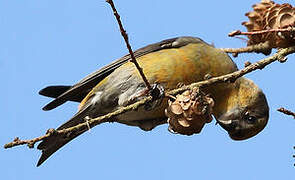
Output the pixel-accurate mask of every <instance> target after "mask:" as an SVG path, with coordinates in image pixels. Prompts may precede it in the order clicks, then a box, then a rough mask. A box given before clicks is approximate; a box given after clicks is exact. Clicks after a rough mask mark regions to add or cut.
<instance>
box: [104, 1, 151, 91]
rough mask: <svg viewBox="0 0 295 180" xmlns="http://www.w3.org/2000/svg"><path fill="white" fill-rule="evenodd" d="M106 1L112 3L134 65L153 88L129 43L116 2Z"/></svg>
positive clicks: (149, 87) (145, 81)
mask: <svg viewBox="0 0 295 180" xmlns="http://www.w3.org/2000/svg"><path fill="white" fill-rule="evenodd" d="M106 2H107V3H109V4H110V6H111V8H112V10H113V13H114V16H115V17H116V20H117V22H118V25H119V28H120V32H121V35H122V36H123V38H124V40H125V43H126V46H127V49H128V51H129V54H130V57H131V60H130V61H131V62H132V63H134V65H135V66H136V68H137V70H138V72H139V74H140V76H141V77H142V79H143V81H144V83H145V85H146V87H147V88H148V90H151V89H152V87H151V85H150V83H149V82H148V80H147V78H146V77H145V75H144V73H143V70H142V68H141V67H140V66H139V64H138V62H137V61H136V59H135V56H134V53H133V51H132V48H131V46H130V44H129V40H128V35H127V33H126V30H125V29H124V27H123V24H122V22H121V20H120V15H119V13H118V11H117V9H116V7H115V5H114V2H113V1H112V0H106Z"/></svg>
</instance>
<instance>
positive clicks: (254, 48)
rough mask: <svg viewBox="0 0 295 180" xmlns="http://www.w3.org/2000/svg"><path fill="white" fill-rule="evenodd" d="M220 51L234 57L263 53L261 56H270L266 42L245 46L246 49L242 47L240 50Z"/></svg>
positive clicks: (223, 49)
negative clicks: (240, 54)
mask: <svg viewBox="0 0 295 180" xmlns="http://www.w3.org/2000/svg"><path fill="white" fill-rule="evenodd" d="M220 49H221V50H222V51H224V52H226V53H232V54H233V56H234V57H237V56H238V54H239V53H252V52H256V53H263V54H270V52H271V47H270V44H269V42H268V41H266V42H263V43H259V44H255V45H251V46H247V47H242V48H220Z"/></svg>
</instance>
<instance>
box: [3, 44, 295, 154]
mask: <svg viewBox="0 0 295 180" xmlns="http://www.w3.org/2000/svg"><path fill="white" fill-rule="evenodd" d="M292 53H295V46H294V47H289V48H285V49H281V50H279V51H278V52H277V53H275V54H274V55H273V56H270V57H267V58H265V59H262V60H260V61H257V62H256V63H253V64H250V65H249V66H247V67H245V68H244V69H241V70H239V71H236V72H233V73H230V74H227V75H223V76H219V77H213V78H210V79H208V80H205V81H201V82H197V83H192V84H190V85H187V86H183V87H181V88H178V89H174V90H171V91H169V92H167V94H168V95H176V94H179V93H181V92H183V91H185V90H188V89H193V88H196V87H205V86H209V85H212V84H216V83H223V82H234V81H235V80H236V79H237V78H239V77H241V76H243V75H245V74H247V73H250V72H252V71H255V70H257V69H263V68H264V67H265V66H267V65H269V64H270V63H272V62H275V61H276V60H282V59H286V56H287V55H289V54H292ZM151 100H152V97H151V96H147V97H146V98H144V99H142V100H140V101H138V102H136V103H134V104H131V105H129V106H126V107H122V108H120V109H119V110H116V111H114V112H111V113H109V114H106V115H104V116H100V117H97V118H94V119H90V120H88V121H87V122H84V123H81V124H78V125H77V126H73V127H70V128H67V129H63V130H58V131H56V130H51V131H48V132H47V133H46V134H45V135H44V136H40V137H38V138H35V139H31V140H20V139H19V138H16V139H15V140H14V141H13V142H10V143H7V144H5V145H4V148H11V147H14V146H18V145H23V144H28V145H29V146H30V147H33V145H34V144H35V143H36V142H38V141H42V140H43V139H45V138H48V137H50V136H54V135H56V134H67V133H69V132H72V131H79V130H81V129H84V128H85V127H88V126H89V125H90V126H95V125H97V124H100V123H103V122H110V120H109V119H110V118H111V117H114V116H117V115H120V114H122V113H125V112H127V111H130V110H135V109H137V108H138V107H140V106H142V105H144V104H145V103H146V102H148V101H151Z"/></svg>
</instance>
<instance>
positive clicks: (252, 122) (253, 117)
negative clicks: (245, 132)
mask: <svg viewBox="0 0 295 180" xmlns="http://www.w3.org/2000/svg"><path fill="white" fill-rule="evenodd" d="M245 119H246V120H247V122H248V123H250V124H254V123H255V122H256V120H257V118H256V117H255V116H246V117H245Z"/></svg>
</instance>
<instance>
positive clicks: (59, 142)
mask: <svg viewBox="0 0 295 180" xmlns="http://www.w3.org/2000/svg"><path fill="white" fill-rule="evenodd" d="M89 107H90V106H88V107H85V108H83V109H82V110H80V111H79V112H78V113H77V114H76V115H75V116H74V117H72V118H71V119H70V120H69V121H67V122H66V123H64V124H63V125H61V126H60V127H59V128H57V130H62V129H66V128H69V127H73V126H75V125H78V124H80V123H83V122H84V121H85V120H84V118H85V116H86V112H87V111H88V108H89ZM87 130H88V129H87V127H85V128H84V129H82V130H81V131H78V132H72V133H69V134H67V135H61V134H58V135H56V136H54V135H53V136H51V137H49V138H47V139H44V140H43V141H42V142H41V143H40V144H39V145H38V147H37V149H39V150H42V155H41V157H40V159H39V161H38V163H37V166H40V165H41V164H42V163H43V162H44V161H45V160H47V159H48V158H49V157H50V156H51V155H52V154H53V153H55V152H56V151H57V150H59V149H60V148H61V147H63V146H64V145H65V144H67V143H68V142H70V141H71V140H72V139H74V138H76V137H77V136H79V135H81V134H83V133H84V132H85V131H87Z"/></svg>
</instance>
